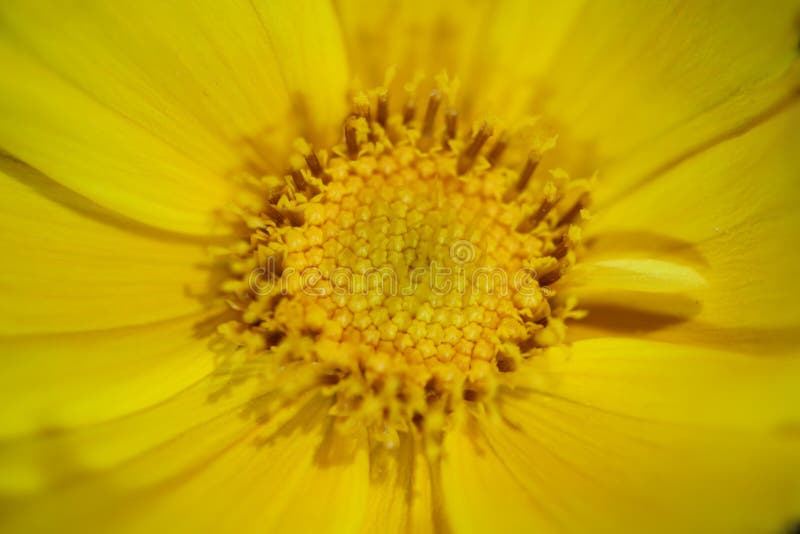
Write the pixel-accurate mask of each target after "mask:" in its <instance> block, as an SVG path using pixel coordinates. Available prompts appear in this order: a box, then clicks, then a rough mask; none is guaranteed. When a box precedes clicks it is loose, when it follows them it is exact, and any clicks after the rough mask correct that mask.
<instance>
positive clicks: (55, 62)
mask: <svg viewBox="0 0 800 534" xmlns="http://www.w3.org/2000/svg"><path fill="white" fill-rule="evenodd" d="M266 4H267V3H266V2H257V3H250V2H245V1H241V2H238V1H237V2H227V3H224V4H219V3H217V2H200V3H197V2H191V3H189V2H177V3H164V2H150V1H146V2H115V3H97V4H92V5H85V6H82V7H81V9H74V6H70V5H67V4H63V3H59V2H11V3H4V5H3V6H2V8H0V64H2V65H3V68H4V70H5V71H6V72H9V73H12V72H13V76H4V77H3V80H2V82H0V95H2V98H0V102H2V103H0V106H3V108H2V113H0V115H1V116H2V117H3V119H2V121H0V147H2V148H3V149H4V150H6V151H7V152H10V153H11V154H13V155H14V156H15V157H17V158H19V159H21V160H24V161H25V162H26V163H28V164H30V165H32V166H33V167H35V168H37V169H38V170H40V171H41V172H43V173H45V174H46V175H48V176H49V177H51V178H53V179H54V180H56V181H58V182H59V183H61V184H64V185H65V186H67V187H68V188H71V189H74V190H75V191H77V192H79V193H81V194H82V195H84V196H87V197H89V198H90V199H92V200H94V201H96V202H97V203H98V204H100V205H102V206H104V207H107V208H109V209H112V210H115V211H118V212H120V213H122V214H124V215H126V216H128V217H131V218H134V219H136V220H139V221H143V222H145V223H147V224H151V225H154V226H159V227H162V228H167V229H170V230H175V231H180V232H187V233H191V234H207V233H211V232H217V231H220V228H218V227H215V226H214V224H213V223H214V211H215V210H216V209H218V208H220V207H221V206H223V205H225V203H226V202H227V201H228V200H229V198H230V196H231V191H230V184H229V182H228V179H229V178H230V175H231V174H232V173H235V172H239V171H241V170H242V169H243V168H245V167H247V168H249V169H252V168H256V169H265V168H268V169H272V170H279V169H280V170H283V166H285V165H286V158H285V156H286V147H287V145H288V143H289V142H290V141H291V140H292V139H293V137H294V136H296V135H300V134H304V135H305V134H309V133H315V132H331V131H333V132H335V131H336V128H335V127H334V126H333V123H332V121H334V117H335V120H339V118H340V117H341V110H342V107H343V104H344V102H343V100H344V98H343V95H344V90H345V83H346V80H347V67H346V64H345V63H344V54H343V51H342V50H343V49H342V45H341V41H340V38H339V35H338V27H337V24H336V21H335V20H334V18H333V16H332V12H331V9H330V7H329V6H327V5H325V4H320V3H310V2H291V3H285V2H284V3H272V2H270V3H269V5H266ZM289 52H291V53H289Z"/></svg>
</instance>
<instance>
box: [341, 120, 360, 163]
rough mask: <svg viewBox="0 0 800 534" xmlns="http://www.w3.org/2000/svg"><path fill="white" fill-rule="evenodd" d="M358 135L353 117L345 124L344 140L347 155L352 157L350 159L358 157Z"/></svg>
mask: <svg viewBox="0 0 800 534" xmlns="http://www.w3.org/2000/svg"><path fill="white" fill-rule="evenodd" d="M357 136H358V133H357V131H356V127H355V124H353V118H352V117H351V118H350V119H348V120H347V121H346V123H345V127H344V139H345V144H346V145H347V155H348V156H350V159H356V158H357V157H358V137H357Z"/></svg>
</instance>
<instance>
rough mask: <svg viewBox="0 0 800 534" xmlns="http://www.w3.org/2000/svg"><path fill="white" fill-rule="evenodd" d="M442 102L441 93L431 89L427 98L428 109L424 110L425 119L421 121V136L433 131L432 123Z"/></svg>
mask: <svg viewBox="0 0 800 534" xmlns="http://www.w3.org/2000/svg"><path fill="white" fill-rule="evenodd" d="M441 103H442V95H441V94H440V93H439V91H437V90H435V89H434V90H433V91H431V96H430V98H428V109H426V110H425V119H424V120H423V122H422V136H423V137H429V136H430V135H431V133H433V124H434V122H436V112H437V111H439V105H440V104H441Z"/></svg>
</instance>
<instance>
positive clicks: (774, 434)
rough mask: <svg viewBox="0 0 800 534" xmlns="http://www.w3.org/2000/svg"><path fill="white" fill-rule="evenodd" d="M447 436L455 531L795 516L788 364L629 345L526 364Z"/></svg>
mask: <svg viewBox="0 0 800 534" xmlns="http://www.w3.org/2000/svg"><path fill="white" fill-rule="evenodd" d="M535 365H536V367H535V369H534V370H533V372H532V376H533V377H536V379H535V381H534V382H533V383H532V385H531V389H530V390H529V391H527V392H520V393H518V394H517V393H509V394H507V395H506V396H505V397H504V398H503V402H502V405H501V406H500V414H501V417H495V418H490V417H486V416H481V415H476V416H475V417H474V419H472V420H468V421H467V424H465V425H464V426H463V427H462V428H461V430H460V431H458V432H454V433H453V434H452V435H450V436H448V438H447V443H446V447H445V453H446V454H447V455H446V456H445V463H444V465H443V481H444V495H445V498H446V502H447V510H448V516H449V517H450V518H452V521H454V522H456V525H455V526H456V527H457V529H458V530H460V529H461V528H465V529H466V530H467V531H475V532H479V531H481V529H482V528H484V527H488V526H490V525H492V522H493V521H496V522H498V523H497V524H498V525H500V526H501V527H504V528H507V529H508V531H519V532H523V531H535V530H539V531H545V532H552V531H568V532H572V531H575V532H582V531H588V530H592V531H601V532H606V531H608V532H640V531H648V532H649V531H656V532H676V531H691V532H720V533H722V532H733V531H747V532H749V531H753V532H778V531H781V530H782V529H783V528H786V527H787V526H788V525H790V524H791V521H792V520H795V519H796V517H797V514H798V512H800V484H799V483H798V480H800V447H798V434H797V429H798V426H797V425H798V422H800V418H798V416H800V412H798V410H797V408H796V406H797V405H798V403H797V400H798V399H797V393H796V391H798V389H799V388H798V382H799V381H800V374H798V372H800V368H799V367H798V366H797V364H796V363H794V364H788V363H787V362H785V361H784V362H783V363H779V362H776V361H775V360H770V361H767V362H766V363H765V362H764V361H763V360H758V359H753V358H750V357H743V356H737V355H730V354H722V353H718V352H708V351H703V350H698V349H688V348H686V347H675V346H668V345H664V344H655V343H642V342H639V341H633V340H631V341H623V340H597V341H593V342H582V343H578V344H576V346H575V347H574V350H572V351H571V353H570V354H569V355H568V356H565V357H561V356H559V355H558V353H555V354H554V353H549V354H548V355H547V356H546V357H544V358H542V359H541V360H539V361H536V362H535Z"/></svg>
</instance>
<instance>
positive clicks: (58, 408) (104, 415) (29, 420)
mask: <svg viewBox="0 0 800 534" xmlns="http://www.w3.org/2000/svg"><path fill="white" fill-rule="evenodd" d="M203 319H204V317H203V316H202V315H199V314H198V315H195V316H191V317H187V318H182V319H176V320H172V321H167V322H164V323H156V324H151V325H145V326H141V327H130V328H120V329H115V330H106V331H99V332H80V333H74V334H49V335H34V336H22V337H3V338H0V347H1V349H0V350H1V351H2V353H3V355H4V362H3V373H2V375H0V397H1V398H2V402H3V403H4V404H5V405H6V406H9V407H13V408H9V409H7V410H4V411H3V413H2V416H1V417H0V439H2V438H6V437H8V436H15V435H18V434H24V433H31V432H34V431H37V430H52V429H59V428H64V427H71V426H83V425H88V424H94V423H97V422H100V421H105V420H109V419H112V418H115V417H119V416H121V415H124V414H127V413H131V412H133V411H136V410H140V409H143V408H146V407H148V406H151V405H153V404H156V403H158V402H160V401H162V400H164V399H166V398H168V397H171V396H173V395H175V394H177V393H178V392H180V391H181V390H183V389H184V388H186V387H188V386H189V385H191V384H193V383H194V382H196V381H198V380H200V378H202V377H204V376H205V375H207V374H208V373H209V372H211V370H212V364H213V354H212V353H211V352H210V351H209V349H208V347H207V344H208V342H207V341H206V340H202V339H198V338H197V334H196V331H197V329H198V327H199V325H200V324H201V323H202V321H203Z"/></svg>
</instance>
